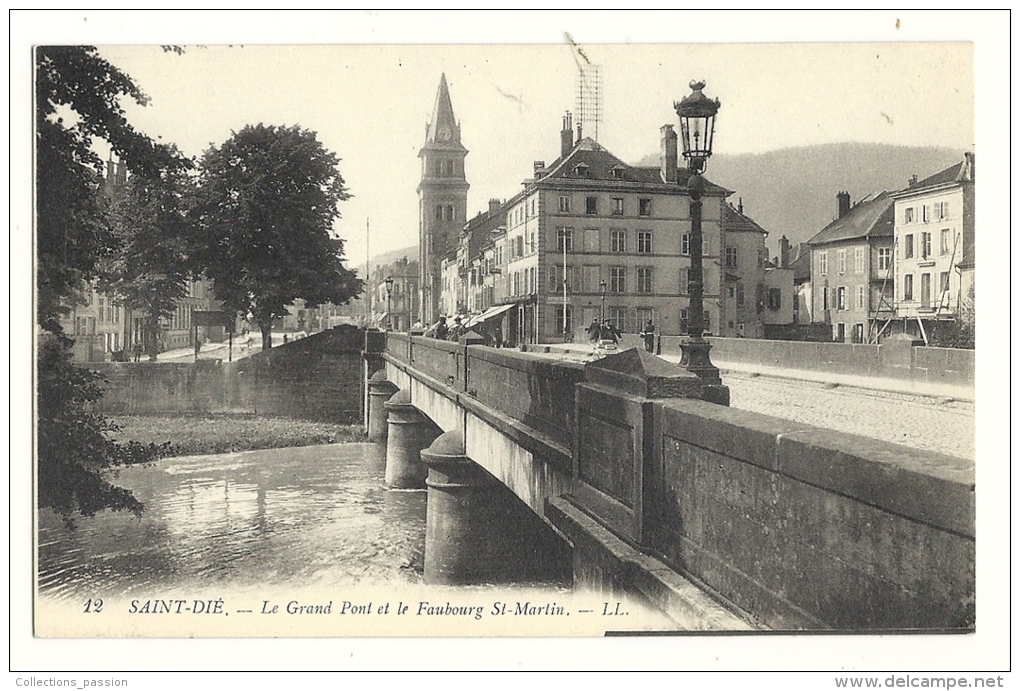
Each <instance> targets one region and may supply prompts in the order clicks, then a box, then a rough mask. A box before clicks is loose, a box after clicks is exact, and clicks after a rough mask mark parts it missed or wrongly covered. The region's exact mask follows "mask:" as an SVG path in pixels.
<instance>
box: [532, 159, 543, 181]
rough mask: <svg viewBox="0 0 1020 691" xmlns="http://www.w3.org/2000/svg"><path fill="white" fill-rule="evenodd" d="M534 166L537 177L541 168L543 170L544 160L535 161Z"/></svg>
mask: <svg viewBox="0 0 1020 691" xmlns="http://www.w3.org/2000/svg"><path fill="white" fill-rule="evenodd" d="M534 168H535V177H536V178H537V177H538V176H539V174H540V173H541V172H542V171H543V170H545V161H535V163H534Z"/></svg>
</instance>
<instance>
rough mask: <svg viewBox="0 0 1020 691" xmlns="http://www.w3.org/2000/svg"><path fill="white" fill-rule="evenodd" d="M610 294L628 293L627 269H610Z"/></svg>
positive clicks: (619, 267)
mask: <svg viewBox="0 0 1020 691" xmlns="http://www.w3.org/2000/svg"><path fill="white" fill-rule="evenodd" d="M609 292H610V293H625V292H627V269H626V268H624V267H622V266H611V267H609Z"/></svg>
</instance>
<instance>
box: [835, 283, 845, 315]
mask: <svg viewBox="0 0 1020 691" xmlns="http://www.w3.org/2000/svg"><path fill="white" fill-rule="evenodd" d="M836 309H837V310H845V309H846V288H844V287H842V286H840V287H839V288H837V289H836Z"/></svg>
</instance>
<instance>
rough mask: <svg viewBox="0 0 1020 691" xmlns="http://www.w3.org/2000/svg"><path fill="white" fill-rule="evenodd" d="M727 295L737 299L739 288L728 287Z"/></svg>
mask: <svg viewBox="0 0 1020 691" xmlns="http://www.w3.org/2000/svg"><path fill="white" fill-rule="evenodd" d="M726 293H727V294H728V295H729V296H730V299H735V298H736V297H737V287H736V286H727V287H726Z"/></svg>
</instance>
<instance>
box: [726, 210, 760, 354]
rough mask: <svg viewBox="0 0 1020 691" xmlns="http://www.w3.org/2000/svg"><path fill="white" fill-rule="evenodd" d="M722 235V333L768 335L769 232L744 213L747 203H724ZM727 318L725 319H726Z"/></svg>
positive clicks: (755, 336)
mask: <svg viewBox="0 0 1020 691" xmlns="http://www.w3.org/2000/svg"><path fill="white" fill-rule="evenodd" d="M722 211H723V218H722V234H723V235H722V236H723V250H722V253H721V258H722V262H723V271H724V272H725V273H724V280H725V283H726V288H725V293H724V304H723V309H722V310H720V315H721V316H720V324H719V331H718V333H719V335H721V336H738V337H742V338H761V337H762V336H763V335H764V332H763V324H764V321H765V320H764V314H765V302H766V291H765V285H764V283H765V273H766V269H765V266H766V262H767V260H768V255H767V253H766V249H765V237H766V236H767V235H768V232H767V231H766V230H765V229H764V228H762V227H761V226H759V225H758V224H757V223H755V222H754V221H753V220H751V219H750V218H748V217H747V216H745V215H744V203H743V200H740V201H739V202H738V203H737V206H736V207H733V206H732V205H730V204H725V205H723V209H722ZM722 320H725V323H722Z"/></svg>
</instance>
